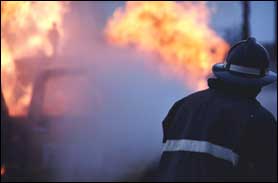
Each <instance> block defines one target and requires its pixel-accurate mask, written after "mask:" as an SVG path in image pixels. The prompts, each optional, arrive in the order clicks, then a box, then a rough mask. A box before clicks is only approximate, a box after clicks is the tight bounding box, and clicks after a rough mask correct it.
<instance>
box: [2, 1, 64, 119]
mask: <svg viewBox="0 0 278 183" xmlns="http://www.w3.org/2000/svg"><path fill="white" fill-rule="evenodd" d="M66 11H67V3H65V2H55V1H51V2H50V1H49V2H47V1H45V2H43V1H38V2H31V1H20V2H19V1H18V2H16V1H4V2H3V1H1V83H2V89H3V95H4V98H5V100H6V104H7V106H8V109H9V113H10V115H13V116H14V115H24V114H26V113H27V110H28V106H29V104H30V100H31V96H32V90H33V83H32V82H30V81H29V82H26V81H25V80H26V79H25V78H21V76H20V75H19V73H21V72H26V70H25V71H23V70H24V69H23V68H22V65H24V67H25V68H26V67H27V68H28V67H29V66H30V62H29V63H28V62H26V63H25V61H26V60H28V59H25V60H24V59H23V58H38V55H44V56H45V57H48V58H51V57H52V56H53V55H54V54H55V49H56V47H55V46H56V45H54V43H55V40H53V39H51V36H50V33H51V31H52V32H53V29H54V28H55V29H56V31H57V32H58V33H59V35H60V37H62V36H63V29H62V21H63V16H64V13H65V12H66ZM19 60H21V62H23V63H20V64H21V65H19ZM49 60H53V59H49ZM37 63H39V61H38V62H37ZM24 79H25V80H24Z"/></svg>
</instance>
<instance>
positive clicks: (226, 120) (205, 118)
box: [160, 89, 266, 181]
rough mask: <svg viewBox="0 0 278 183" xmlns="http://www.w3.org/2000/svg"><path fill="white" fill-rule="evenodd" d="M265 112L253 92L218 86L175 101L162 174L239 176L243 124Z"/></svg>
mask: <svg viewBox="0 0 278 183" xmlns="http://www.w3.org/2000/svg"><path fill="white" fill-rule="evenodd" d="M265 113H266V112H265V110H264V109H263V108H262V107H261V106H260V104H259V103H258V102H257V101H256V99H255V98H249V97H246V96H239V95H235V94H232V93H230V92H223V91H219V90H215V89H207V90H204V91H201V92H197V93H194V94H192V95H190V96H188V97H185V98H184V99H182V100H180V101H178V102H176V103H175V105H174V106H173V107H172V109H171V110H170V112H169V113H168V115H167V117H166V118H165V120H164V121H163V129H164V150H163V155H162V158H161V164H160V173H161V174H160V175H161V176H162V177H163V180H175V181H178V180H182V181H188V180H189V181H198V180H214V179H217V180H219V179H228V178H232V177H238V176H239V175H240V173H239V171H241V170H240V168H239V166H238V162H239V160H240V153H241V151H242V148H241V147H242V142H241V141H242V136H243V134H244V133H245V132H244V131H245V127H246V126H248V123H250V121H252V120H253V119H254V120H256V119H257V116H260V115H263V114H265Z"/></svg>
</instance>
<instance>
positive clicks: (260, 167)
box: [239, 115, 277, 181]
mask: <svg viewBox="0 0 278 183" xmlns="http://www.w3.org/2000/svg"><path fill="white" fill-rule="evenodd" d="M258 120H259V121H257V120H256V121H253V122H251V123H249V125H248V128H247V130H246V133H245V134H244V136H243V139H242V148H241V152H240V162H239V163H240V164H241V165H242V167H244V168H242V169H241V170H242V172H241V176H243V177H246V178H253V179H255V180H260V181H277V121H276V120H275V118H274V117H273V116H272V115H268V116H267V117H266V116H264V117H263V118H259V119H258Z"/></svg>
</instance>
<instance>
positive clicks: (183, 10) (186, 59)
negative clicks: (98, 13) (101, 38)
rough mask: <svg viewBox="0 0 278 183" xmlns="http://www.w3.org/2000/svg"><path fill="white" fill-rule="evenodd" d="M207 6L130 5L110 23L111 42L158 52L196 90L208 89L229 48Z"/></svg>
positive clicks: (193, 4) (147, 3) (158, 3)
mask: <svg viewBox="0 0 278 183" xmlns="http://www.w3.org/2000/svg"><path fill="white" fill-rule="evenodd" d="M209 17H210V12H209V9H208V8H207V6H206V4H205V3H191V2H185V3H176V2H165V1H164V2H147V1H143V2H127V4H126V6H125V8H118V9H117V10H116V11H115V12H114V15H113V17H112V18H111V19H110V20H109V22H108V24H107V27H106V30H105V33H106V36H107V39H108V41H109V42H111V43H113V44H116V45H120V46H127V45H133V46H135V47H136V48H138V49H140V50H143V51H150V52H155V53H157V54H158V55H160V56H161V57H162V61H163V62H164V63H166V64H168V65H167V66H169V67H170V68H171V69H172V70H173V71H174V73H177V74H178V75H179V76H181V77H182V78H184V79H185V81H186V83H187V85H190V86H191V87H193V88H196V87H197V88H199V89H201V88H204V87H205V82H204V79H205V78H206V77H207V76H208V75H209V74H210V72H211V66H212V64H214V63H216V62H219V61H221V60H222V59H223V57H224V55H225V53H226V52H227V50H228V48H229V45H228V44H227V43H226V42H225V41H224V40H223V39H221V38H220V37H219V36H218V35H217V34H216V33H215V32H214V31H213V30H212V29H211V28H210V27H209V25H208V24H209Z"/></svg>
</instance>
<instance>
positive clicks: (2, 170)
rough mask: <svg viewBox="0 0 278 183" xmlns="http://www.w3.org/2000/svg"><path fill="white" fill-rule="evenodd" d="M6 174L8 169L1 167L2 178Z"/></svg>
mask: <svg viewBox="0 0 278 183" xmlns="http://www.w3.org/2000/svg"><path fill="white" fill-rule="evenodd" d="M5 174H6V168H5V167H4V166H2V167H1V176H4V175H5Z"/></svg>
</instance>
